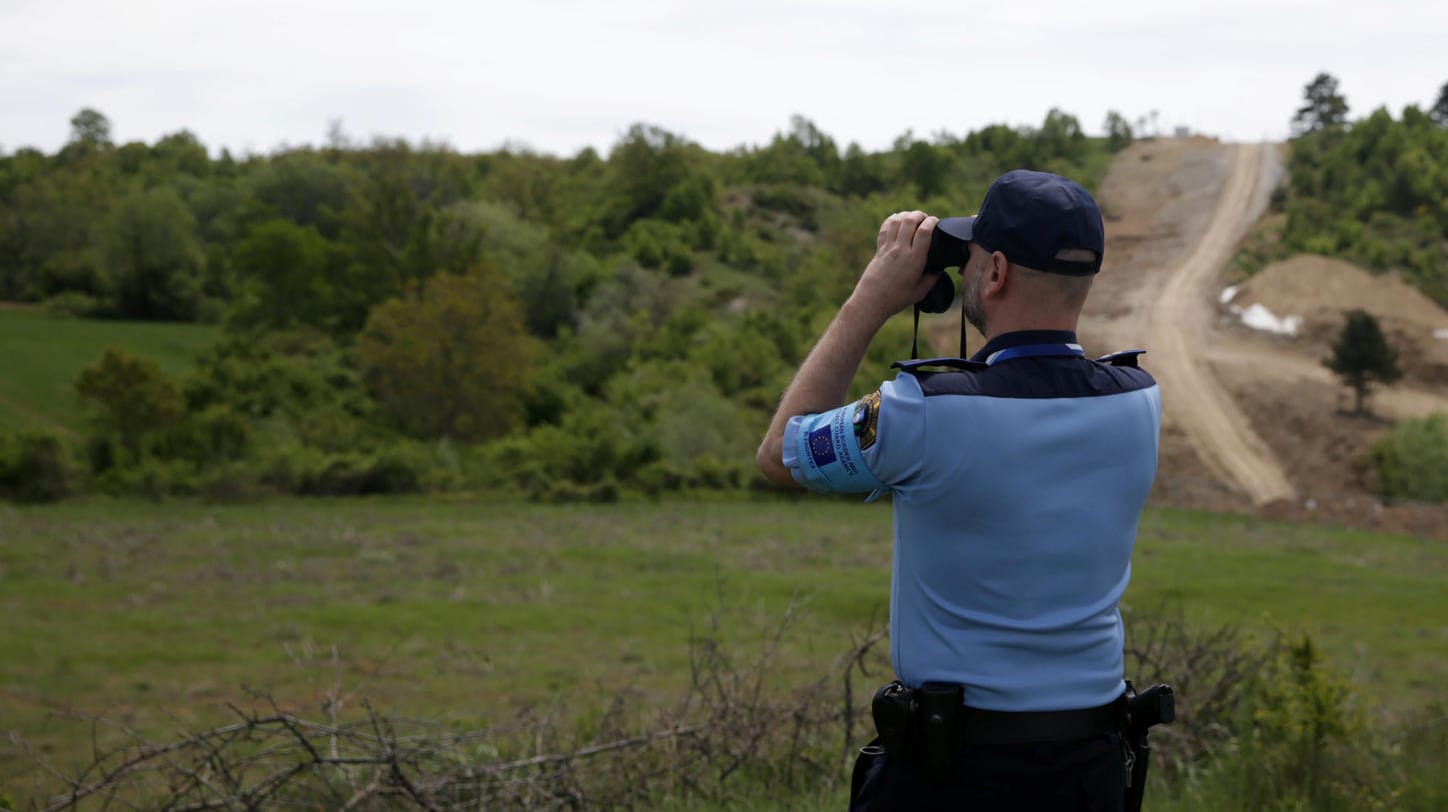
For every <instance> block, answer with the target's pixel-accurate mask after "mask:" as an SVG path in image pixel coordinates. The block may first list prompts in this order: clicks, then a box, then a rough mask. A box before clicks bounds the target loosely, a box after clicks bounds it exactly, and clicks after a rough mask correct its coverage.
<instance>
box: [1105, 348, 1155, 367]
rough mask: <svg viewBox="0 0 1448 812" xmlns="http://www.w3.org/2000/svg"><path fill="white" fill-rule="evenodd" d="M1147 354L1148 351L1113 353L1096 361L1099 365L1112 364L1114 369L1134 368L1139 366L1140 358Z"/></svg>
mask: <svg viewBox="0 0 1448 812" xmlns="http://www.w3.org/2000/svg"><path fill="white" fill-rule="evenodd" d="M1145 354H1146V350H1122V351H1121V352H1113V353H1111V354H1110V355H1103V356H1101V357H1100V358H1097V359H1096V362H1097V363H1098V364H1110V365H1112V366H1114V367H1134V366H1139V364H1137V358H1138V356H1142V355H1145Z"/></svg>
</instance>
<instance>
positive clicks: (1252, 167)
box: [1147, 144, 1293, 505]
mask: <svg viewBox="0 0 1448 812" xmlns="http://www.w3.org/2000/svg"><path fill="white" fill-rule="evenodd" d="M1233 149H1234V151H1235V154H1234V155H1233V156H1232V161H1231V170H1230V174H1229V175H1228V176H1227V178H1226V181H1225V183H1224V185H1223V188H1222V192H1221V194H1220V196H1219V197H1218V199H1217V204H1216V207H1215V209H1214V211H1213V213H1212V217H1211V219H1210V220H1209V221H1208V223H1207V226H1206V228H1205V230H1204V231H1203V232H1202V233H1201V235H1200V236H1199V237H1198V238H1197V241H1196V244H1195V245H1194V246H1193V247H1192V248H1191V250H1190V251H1189V252H1188V253H1187V254H1186V255H1185V256H1184V257H1182V259H1181V260H1180V262H1178V263H1176V265H1175V267H1174V268H1172V269H1171V271H1170V275H1169V276H1168V278H1167V279H1166V280H1165V283H1164V285H1163V286H1162V288H1161V292H1160V294H1159V295H1158V297H1157V298H1156V300H1155V302H1154V303H1153V304H1152V306H1151V310H1150V314H1149V325H1150V326H1149V330H1150V332H1149V340H1148V344H1147V346H1149V347H1151V354H1152V361H1151V368H1152V370H1153V372H1154V374H1155V375H1156V377H1157V379H1158V380H1159V381H1160V382H1161V386H1162V391H1163V393H1164V396H1163V400H1164V404H1163V408H1164V411H1165V420H1166V421H1167V422H1168V423H1169V424H1171V425H1174V426H1175V427H1177V428H1179V429H1180V430H1181V431H1183V432H1184V433H1185V434H1186V435H1187V437H1188V438H1189V439H1190V442H1191V444H1192V446H1193V447H1195V448H1196V450H1197V453H1198V454H1199V456H1200V457H1201V459H1202V462H1203V463H1204V464H1205V465H1206V466H1207V467H1208V468H1210V469H1211V470H1212V472H1213V473H1214V474H1216V475H1217V476H1218V477H1219V478H1221V479H1223V480H1224V481H1226V482H1229V483H1233V484H1235V485H1236V486H1237V487H1238V488H1240V489H1241V490H1242V491H1243V492H1244V493H1245V494H1246V495H1247V497H1248V498H1250V499H1251V500H1252V501H1253V502H1254V503H1256V504H1259V505H1260V504H1265V503H1267V502H1272V501H1275V500H1278V499H1290V498H1291V497H1292V496H1293V489H1292V485H1291V483H1290V482H1289V481H1288V479H1287V476H1286V474H1285V473H1284V472H1283V470H1282V467H1281V466H1280V465H1279V464H1278V462H1277V460H1276V458H1275V457H1274V456H1273V454H1272V451H1271V449H1269V448H1268V447H1267V445H1266V444H1265V443H1264V442H1263V441H1262V439H1261V438H1260V437H1258V436H1257V434H1256V433H1255V432H1254V431H1253V430H1252V424H1251V421H1250V420H1249V419H1248V418H1247V416H1246V415H1245V414H1244V413H1243V412H1242V410H1241V409H1239V408H1238V407H1237V404H1236V402H1235V400H1234V399H1233V398H1232V396H1231V395H1230V394H1228V392H1227V391H1226V390H1225V389H1224V388H1223V387H1222V385H1221V383H1220V382H1219V381H1218V380H1217V378H1216V376H1215V375H1214V374H1213V372H1212V370H1211V368H1210V366H1209V365H1208V363H1207V361H1206V358H1207V357H1208V356H1209V354H1210V346H1209V342H1208V339H1209V333H1210V327H1211V323H1210V322H1211V318H1212V309H1211V306H1210V303H1211V302H1213V301H1214V300H1215V299H1214V295H1215V291H1214V287H1215V285H1216V280H1217V274H1218V271H1220V269H1221V268H1222V266H1223V265H1225V264H1226V262H1227V261H1228V260H1229V259H1230V258H1231V255H1232V251H1233V250H1234V249H1235V247H1236V245H1237V241H1238V239H1239V238H1240V237H1241V236H1242V235H1243V234H1244V233H1246V231H1247V229H1248V228H1249V227H1250V226H1251V224H1252V222H1253V221H1254V220H1255V219H1256V217H1257V216H1258V214H1259V213H1260V212H1259V211H1258V210H1257V209H1258V206H1257V205H1254V200H1255V198H1256V197H1257V190H1258V188H1259V185H1260V173H1262V172H1263V171H1265V170H1264V166H1263V164H1264V162H1269V167H1268V168H1270V167H1271V166H1272V165H1273V164H1272V163H1271V162H1275V160H1276V155H1275V152H1274V151H1273V150H1272V148H1271V147H1270V146H1269V145H1265V144H1263V145H1258V144H1243V145H1238V146H1235V147H1233Z"/></svg>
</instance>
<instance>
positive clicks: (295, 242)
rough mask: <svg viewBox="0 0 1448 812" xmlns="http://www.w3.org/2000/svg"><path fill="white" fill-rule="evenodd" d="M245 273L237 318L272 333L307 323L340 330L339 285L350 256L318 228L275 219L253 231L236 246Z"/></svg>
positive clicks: (233, 315) (236, 305)
mask: <svg viewBox="0 0 1448 812" xmlns="http://www.w3.org/2000/svg"><path fill="white" fill-rule="evenodd" d="M235 258H236V266H237V269H238V270H239V271H240V272H241V273H242V283H241V285H240V287H241V290H240V296H239V297H238V298H237V301H236V302H235V303H234V304H233V306H232V310H231V314H230V316H231V319H232V320H233V321H234V322H235V323H237V324H241V325H260V326H264V327H269V328H284V327H291V326H294V325H296V324H307V325H311V326H313V327H318V328H321V329H323V330H334V329H335V328H336V326H337V323H338V322H339V321H340V317H339V316H338V315H337V314H336V313H335V312H334V307H333V304H334V301H335V297H334V290H333V288H334V284H335V283H336V282H337V281H339V280H338V278H339V277H340V275H341V270H340V269H341V268H342V267H343V264H344V263H345V261H346V254H345V252H344V251H342V250H341V249H339V248H338V247H337V246H336V245H334V244H333V243H332V242H331V241H329V240H328V239H327V238H326V237H323V236H322V235H321V234H320V233H318V231H317V229H315V228H313V227H312V226H299V225H295V224H293V223H291V222H288V221H287V220H282V219H273V220H267V221H266V222H263V223H259V224H257V225H255V226H253V227H252V228H251V230H250V231H249V232H248V233H247V235H246V238H245V239H243V240H241V241H240V242H239V243H238V244H237V246H236V255H235Z"/></svg>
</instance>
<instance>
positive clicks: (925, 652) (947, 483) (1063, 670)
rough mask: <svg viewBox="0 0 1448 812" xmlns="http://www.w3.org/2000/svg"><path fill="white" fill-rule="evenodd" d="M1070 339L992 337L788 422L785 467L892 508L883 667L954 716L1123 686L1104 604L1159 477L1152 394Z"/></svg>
mask: <svg viewBox="0 0 1448 812" xmlns="http://www.w3.org/2000/svg"><path fill="white" fill-rule="evenodd" d="M1075 340H1076V339H1075V336H1074V334H1072V333H1069V332H1059V331H1032V332H1023V333H1012V334H1008V335H1005V336H1000V337H998V338H996V339H995V340H993V341H992V342H990V343H989V344H987V345H986V347H985V349H983V350H981V352H980V353H979V354H977V356H976V358H975V359H973V360H974V361H977V362H978V363H973V364H971V365H970V367H971V368H969V369H964V370H951V371H945V372H927V371H923V370H921V369H918V368H911V365H905V366H906V371H904V372H902V373H900V375H899V376H898V377H896V378H895V380H893V381H889V382H886V383H885V384H884V385H883V386H882V387H881V388H880V391H879V392H878V393H876V394H875V395H872V396H870V397H868V398H865V399H862V400H861V401H858V402H856V403H852V404H849V405H847V406H844V407H842V408H840V409H835V410H832V411H829V412H825V413H823V414H817V415H805V416H802V417H795V418H792V419H791V420H790V421H789V424H788V427H787V428H786V430H785V439H784V449H785V450H784V463H785V465H786V466H788V467H789V468H790V471H791V473H792V474H793V475H794V477H795V479H796V480H797V481H798V482H800V483H801V484H803V485H805V486H807V487H810V488H812V489H814V490H820V491H832V492H846V493H866V492H874V493H875V494H877V495H878V494H880V493H885V492H888V493H890V494H891V495H892V496H893V499H894V511H895V552H894V570H893V580H892V583H891V589H890V634H891V656H892V659H893V661H894V666H895V672H896V674H898V675H899V677H900V680H901V681H902V682H904V683H905V684H906V685H908V686H912V687H913V686H918V685H919V684H920V683H922V682H950V683H958V684H961V685H963V686H964V687H965V704H967V705H970V706H972V707H977V708H985V709H990V710H1006V711H1035V710H1066V709H1075V708H1087V707H1095V706H1098V705H1103V704H1106V703H1108V702H1110V701H1112V700H1114V699H1115V698H1116V697H1117V696H1118V695H1119V694H1120V693H1121V692H1122V690H1123V688H1124V685H1123V681H1122V677H1123V675H1122V670H1123V666H1122V649H1123V641H1124V634H1123V629H1122V623H1121V614H1120V612H1119V610H1118V602H1119V601H1120V599H1121V595H1122V593H1124V592H1125V591H1126V585H1127V582H1128V581H1129V579H1130V577H1131V552H1132V548H1133V546H1134V544H1135V540H1136V530H1137V523H1138V521H1139V518H1140V515H1141V510H1142V507H1143V505H1144V504H1145V502H1146V497H1147V493H1148V491H1150V489H1151V483H1152V479H1153V478H1154V477H1155V475H1156V463H1157V444H1158V439H1159V435H1160V429H1161V396H1160V392H1159V390H1158V388H1157V386H1156V382H1155V381H1154V380H1152V378H1151V376H1150V375H1149V374H1147V373H1146V372H1145V371H1144V370H1141V369H1139V368H1137V367H1136V366H1135V365H1134V356H1133V357H1132V358H1131V360H1130V361H1129V362H1128V365H1121V366H1116V365H1111V364H1106V363H1101V362H1098V361H1090V360H1087V359H1085V358H1084V357H1082V355H1081V352H1080V348H1079V346H1076V345H1075Z"/></svg>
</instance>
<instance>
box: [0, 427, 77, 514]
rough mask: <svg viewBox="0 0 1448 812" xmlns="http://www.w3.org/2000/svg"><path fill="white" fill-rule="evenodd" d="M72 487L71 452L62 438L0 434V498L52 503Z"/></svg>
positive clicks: (44, 434)
mask: <svg viewBox="0 0 1448 812" xmlns="http://www.w3.org/2000/svg"><path fill="white" fill-rule="evenodd" d="M74 486H75V470H74V466H73V465H72V463H71V460H70V451H69V449H68V448H67V447H66V445H65V443H64V442H63V441H62V440H61V438H59V437H57V436H55V435H54V434H49V433H44V432H25V433H22V434H16V435H10V434H0V498H3V499H11V500H14V501H16V502H53V501H55V500H57V499H63V498H65V497H66V496H69V495H70V493H71V491H72V490H74Z"/></svg>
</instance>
